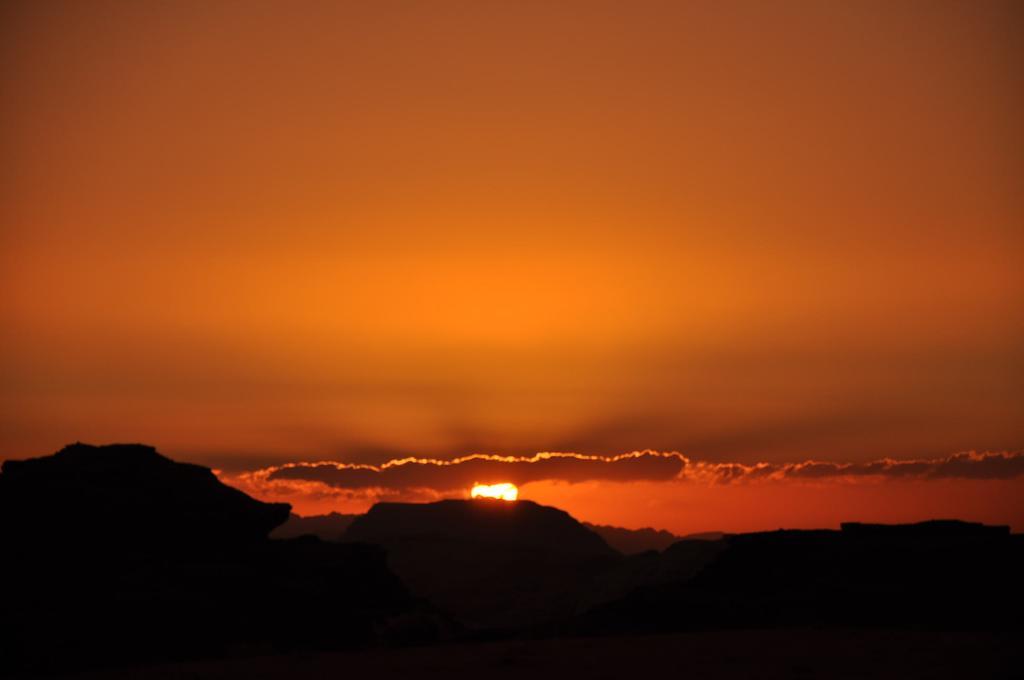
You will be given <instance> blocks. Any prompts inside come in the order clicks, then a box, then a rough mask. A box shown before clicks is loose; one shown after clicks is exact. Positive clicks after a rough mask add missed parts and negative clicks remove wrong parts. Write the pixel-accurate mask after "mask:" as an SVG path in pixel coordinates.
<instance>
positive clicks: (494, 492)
mask: <svg viewBox="0 0 1024 680" xmlns="http://www.w3.org/2000/svg"><path fill="white" fill-rule="evenodd" d="M469 495H470V498H496V499H499V500H503V501H514V500H516V499H517V498H519V489H518V488H517V487H516V485H515V484H509V483H508V482H504V483H502V484H477V485H475V486H474V487H473V489H472V490H471V491H470V492H469Z"/></svg>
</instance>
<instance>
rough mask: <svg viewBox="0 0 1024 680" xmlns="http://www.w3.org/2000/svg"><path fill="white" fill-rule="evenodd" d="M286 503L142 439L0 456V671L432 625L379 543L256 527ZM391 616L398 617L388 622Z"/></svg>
mask: <svg viewBox="0 0 1024 680" xmlns="http://www.w3.org/2000/svg"><path fill="white" fill-rule="evenodd" d="M288 512H289V506H288V505H287V504H280V503H262V502H260V501H257V500H255V499H253V498H250V497H249V496H247V495H245V494H244V493H242V492H240V491H238V490H237V489H234V488H231V487H228V486H226V485H224V484H222V483H221V482H220V481H219V480H217V478H216V477H215V476H214V475H213V473H212V472H211V471H210V470H209V469H207V468H203V467H200V466H197V465H187V464H183V463H176V462H174V461H171V460H170V459H168V458H165V457H164V456H161V455H160V454H158V453H157V452H156V451H155V450H154V449H153V448H152V447H148V446H139V445H114V446H103V447H94V446H87V445H84V444H75V445H72V446H69V447H66V448H64V449H62V450H61V451H59V452H57V453H56V454H54V455H52V456H47V457H43V458H36V459H30V460H24V461H13V460H11V461H6V462H5V463H4V464H3V466H2V470H0V546H2V552H3V554H4V558H3V560H2V561H0V583H2V584H3V586H2V587H3V606H2V607H0V671H4V670H20V671H24V672H43V671H46V672H50V671H60V670H72V669H79V670H80V669H87V668H104V667H108V666H110V665H118V664H121V665H123V664H141V663H155V662H166V661H173V660H182V659H193V658H201V657H220V656H224V655H226V654H229V653H239V652H243V653H246V652H247V653H255V652H261V653H268V652H273V651H285V650H289V649H296V648H299V649H304V648H317V649H339V648H352V647H359V646H364V645H368V644H374V643H375V642H376V641H379V639H380V637H381V635H382V634H386V635H392V636H397V637H402V636H408V635H410V634H411V635H413V636H414V637H415V636H422V635H427V636H430V635H433V634H434V631H433V629H431V628H430V626H431V621H432V619H431V616H432V615H431V614H430V612H429V610H424V609H423V607H421V606H420V605H419V604H417V603H416V602H414V601H413V600H412V598H411V597H410V595H409V593H408V591H407V590H406V588H405V587H404V586H403V585H402V583H401V582H400V581H399V580H398V579H397V578H396V577H395V575H394V574H393V573H392V572H391V571H390V570H389V569H388V568H387V566H386V563H385V555H384V552H383V551H382V550H381V549H380V548H377V547H374V546H369V545H365V544H339V543H333V544H332V543H324V542H322V541H320V540H319V539H317V538H315V537H312V536H307V537H304V538H301V539H294V540H284V541H272V540H269V539H268V538H267V534H268V532H269V531H270V530H271V529H273V528H274V527H275V526H277V525H279V524H281V523H282V522H284V521H285V520H286V519H287V517H288ZM328 613H329V616H328V615H327V614H328ZM421 614H422V615H421ZM396 617H398V620H401V619H402V617H404V619H405V621H406V623H405V624H402V625H399V627H398V628H396V627H395V625H394V624H390V623H388V622H389V621H394V620H396Z"/></svg>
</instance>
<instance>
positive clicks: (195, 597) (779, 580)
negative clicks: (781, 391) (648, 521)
mask: <svg viewBox="0 0 1024 680" xmlns="http://www.w3.org/2000/svg"><path fill="white" fill-rule="evenodd" d="M289 517H290V508H289V507H288V505H286V504H268V503H262V502H260V501H257V500H255V499H252V498H250V497H249V496H246V495H245V494H243V493H242V492H240V491H238V490H237V489H233V488H231V487H228V486H225V485H224V484H222V483H221V482H220V481H219V480H217V478H216V477H215V476H214V475H213V474H212V473H211V471H210V470H209V469H207V468H203V467H201V466H196V465H187V464H182V463H176V462H174V461H172V460H170V459H168V458H166V457H164V456H161V455H160V454H158V453H157V452H156V451H155V450H154V449H153V448H151V447H146V446H138V445H118V446H107V447H93V446H87V445H81V444H76V445H73V446H68V447H66V448H64V449H63V450H61V451H60V452H58V453H57V454H55V455H53V456H46V457H43V458H36V459H30V460H26V461H6V462H5V463H4V464H3V468H2V472H0V548H2V554H3V559H2V560H0V595H2V607H0V676H8V675H51V676H54V675H55V676H61V675H69V674H75V673H93V674H94V675H93V677H122V678H129V677H154V678H236V677H238V678H261V677H262V678H333V677H374V678H392V677H394V678H398V677H401V678H408V677H423V676H427V677H452V678H461V677H480V676H486V677H498V678H501V677H509V678H511V677H516V678H521V677H524V676H525V677H530V676H534V677H584V678H628V677H630V676H631V675H635V674H636V673H642V672H657V673H658V674H659V675H661V674H667V673H672V674H678V675H686V676H687V677H690V678H700V677H709V678H713V677H720V678H732V677H758V678H765V677H768V678H771V677H780V678H781V677H786V678H789V677H794V678H801V677H899V678H907V677H912V678H918V677H919V678H945V677H950V678H952V677H958V678H960V677H962V678H986V677H995V678H1009V677H1024V672H1022V670H1021V652H1020V649H1021V646H1022V645H1021V643H1022V639H1021V633H1022V632H1024V616H1022V612H1024V576H1022V574H1024V540H1022V539H1024V537H1022V536H1019V535H1012V534H1011V533H1010V531H1009V529H1008V528H1007V527H998V526H984V525H981V524H973V523H968V522H959V521H955V520H936V521H929V522H922V523H919V524H912V525H893V526H887V525H866V524H858V523H847V524H844V525H843V526H842V527H841V528H840V529H839V530H816V531H771V532H762V533H752V534H737V535H726V536H721V537H719V536H711V537H703V538H702V539H700V540H698V539H693V538H690V539H681V540H677V541H675V542H673V543H671V544H669V545H667V547H663V549H660V550H642V551H640V552H634V550H635V549H637V548H638V546H639V545H641V544H642V543H644V542H649V541H659V542H660V541H664V540H665V537H664V536H662V535H660V534H658V533H657V532H649V531H646V532H645V531H641V532H634V533H633V534H629V533H623V532H622V531H621V530H616V531H612V532H609V531H607V529H608V528H607V527H605V528H602V530H603V531H604V534H605V535H607V536H610V537H612V538H613V539H614V540H613V541H612V542H613V543H617V544H619V545H623V546H624V547H625V548H626V549H625V550H617V549H615V548H614V547H613V546H612V545H610V544H609V541H608V539H606V538H604V537H603V536H602V533H601V532H597V531H594V530H592V529H590V528H588V527H586V526H585V525H583V524H581V523H580V522H578V521H577V520H576V519H574V518H573V517H571V516H570V515H569V514H568V513H565V512H563V511H561V510H559V509H557V508H551V507H547V506H542V505H538V504H536V503H532V502H529V501H517V502H513V503H509V502H505V501H495V500H475V501H451V500H450V501H441V502H437V503H428V504H401V503H381V504H378V505H376V506H374V507H373V508H371V509H370V511H369V512H367V513H366V514H365V515H360V516H358V517H351V516H341V515H337V516H327V517H325V518H320V519H313V518H300V520H299V521H297V520H295V518H292V520H291V521H290V523H291V524H292V528H291V530H289V531H285V532H283V533H282V532H279V533H278V534H277V535H287V536H292V537H291V538H274V536H275V534H274V533H272V532H274V531H275V530H276V529H280V528H281V527H282V526H283V525H284V524H285V523H286V522H289ZM307 531H308V532H309V533H304V532H307ZM316 534H320V536H323V535H326V536H336V537H337V538H336V539H334V540H324V539H323V538H321V537H319V536H318V535H316ZM709 538H710V539H711V540H708V539H709ZM624 553H630V554H624Z"/></svg>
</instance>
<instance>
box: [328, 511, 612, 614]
mask: <svg viewBox="0 0 1024 680" xmlns="http://www.w3.org/2000/svg"><path fill="white" fill-rule="evenodd" d="M345 540H346V541H362V542H366V543H373V544H376V545H380V546H382V547H383V548H384V549H385V550H386V551H387V554H388V565H389V566H390V567H391V568H392V569H393V570H394V571H395V572H396V573H397V574H398V575H399V576H400V577H401V578H402V580H403V581H404V582H405V583H406V584H408V585H409V587H410V588H411V589H412V590H413V592H414V593H416V594H417V595H420V596H422V597H425V598H427V599H428V600H430V601H431V602H433V603H434V604H436V605H438V606H439V607H441V608H442V609H443V610H445V611H448V612H449V613H451V614H452V615H454V616H456V617H457V618H458V619H459V620H461V621H463V622H464V623H466V624H468V625H470V626H473V627H513V626H521V625H530V624H535V623H538V622H542V621H548V620H551V619H554V618H558V617H562V616H568V615H570V614H571V612H572V611H573V610H574V608H575V607H576V604H577V601H578V599H579V597H580V593H581V592H582V591H583V590H584V589H585V588H586V587H587V586H588V584H589V583H590V581H591V580H592V579H593V577H594V576H595V575H596V574H598V573H600V572H601V571H603V570H604V569H607V568H608V567H609V566H610V565H612V564H615V563H617V562H618V561H620V560H621V559H622V558H621V556H620V555H619V554H618V553H617V552H616V551H615V550H613V549H612V548H611V547H609V546H608V544H607V543H605V542H604V540H602V539H601V537H600V536H598V535H597V534H595V533H593V532H592V531H590V530H588V529H587V528H585V527H584V526H583V525H582V524H580V523H579V522H577V521H576V520H575V519H573V518H572V517H571V516H570V515H569V514H568V513H566V512H564V511H562V510H559V509H557V508H551V507H547V506H544V505H538V504H537V503H533V502H531V501H515V502H506V501H501V500H491V499H474V500H468V501H462V500H445V501H439V502H436V503H426V504H414V503H378V504H377V505H374V506H373V507H372V508H371V509H370V511H369V512H368V513H366V514H365V515H363V516H361V517H358V518H356V520H355V521H353V522H352V525H351V526H350V527H349V528H348V531H347V532H346V533H345Z"/></svg>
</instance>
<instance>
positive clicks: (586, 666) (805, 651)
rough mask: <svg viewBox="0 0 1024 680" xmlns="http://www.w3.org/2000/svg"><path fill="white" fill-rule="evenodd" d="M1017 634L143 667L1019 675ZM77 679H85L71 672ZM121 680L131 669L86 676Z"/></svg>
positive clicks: (470, 673)
mask: <svg viewBox="0 0 1024 680" xmlns="http://www.w3.org/2000/svg"><path fill="white" fill-rule="evenodd" d="M1022 650H1024V638H1022V636H1020V635H1011V634H1006V633H1004V634H994V633H925V632H915V631H903V630H884V631H866V630H805V629H794V630H757V631H714V632H701V633H678V634H674V635H647V636H620V637H592V638H569V639H550V640H525V641H524V640H505V641H499V642H489V643H478V644H457V645H436V646H433V647H416V648H406V649H377V650H369V651H362V652H342V653H332V654H293V655H286V656H276V657H260V658H248V659H228V660H223V661H210V662H201V663H189V664H179V665H173V666H166V667H162V668H154V669H147V670H146V673H145V677H147V678H153V680H231V679H234V678H252V679H253V680H271V679H275V680H276V679H278V678H281V679H285V678H287V679H289V680H327V679H328V678H374V679H376V680H392V679H394V680H407V679H424V678H453V679H455V680H458V679H460V678H493V679H494V680H503V679H508V680H522V679H523V678H558V679H559V680H568V679H570V678H586V679H587V680H618V679H620V678H631V677H645V676H648V674H651V675H655V674H656V675H655V676H656V677H680V678H689V679H691V680H701V679H713V678H721V679H723V680H724V679H727V678H729V679H731V678H759V679H762V680H773V679H776V678H777V679H782V678H794V679H795V680H801V679H807V680H809V679H812V678H883V679H885V678H892V679H893V680H896V679H899V680H912V679H916V678H921V679H924V678H931V679H933V680H942V679H944V678H950V679H953V678H957V679H966V678H1007V679H1009V678H1021V677H1024V653H1022ZM76 677H83V676H76ZM101 677H102V678H111V680H128V679H129V678H136V677H140V676H139V674H138V671H135V670H130V671H129V670H126V671H121V672H117V673H102V674H90V675H87V676H84V677H83V680H84V679H85V678H97V679H98V678H101Z"/></svg>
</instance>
